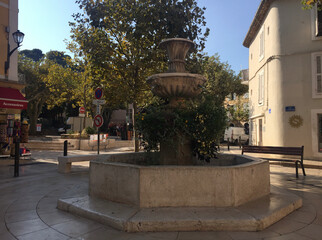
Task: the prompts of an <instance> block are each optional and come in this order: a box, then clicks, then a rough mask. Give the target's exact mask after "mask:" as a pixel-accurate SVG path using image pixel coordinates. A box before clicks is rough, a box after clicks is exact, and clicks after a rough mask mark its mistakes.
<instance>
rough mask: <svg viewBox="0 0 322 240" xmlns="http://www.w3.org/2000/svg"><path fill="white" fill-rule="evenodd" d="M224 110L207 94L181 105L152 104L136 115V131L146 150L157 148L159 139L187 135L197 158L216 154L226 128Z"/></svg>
mask: <svg viewBox="0 0 322 240" xmlns="http://www.w3.org/2000/svg"><path fill="white" fill-rule="evenodd" d="M226 116H227V115H226V110H225V109H224V107H223V106H222V105H219V104H216V102H215V101H213V100H212V98H211V97H209V96H202V97H200V98H198V99H195V100H193V101H192V100H191V101H186V102H185V107H184V108H176V109H169V108H168V107H167V105H161V104H152V105H149V106H147V107H145V108H143V109H141V111H140V112H139V113H138V114H137V115H136V130H137V131H138V132H139V135H140V138H141V142H142V146H143V147H144V149H145V150H146V151H148V152H151V151H159V146H160V143H161V142H170V143H171V141H173V139H174V138H176V139H178V141H179V142H180V138H181V137H182V136H185V137H188V138H189V139H190V140H191V143H192V150H193V152H194V154H197V155H198V158H199V159H200V160H206V161H209V160H210V158H214V157H216V153H217V144H218V143H219V141H220V138H221V137H222V136H223V132H224V131H225V127H226Z"/></svg>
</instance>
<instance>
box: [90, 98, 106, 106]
mask: <svg viewBox="0 0 322 240" xmlns="http://www.w3.org/2000/svg"><path fill="white" fill-rule="evenodd" d="M105 103H106V101H105V100H100V99H94V100H93V104H95V105H101V104H105Z"/></svg>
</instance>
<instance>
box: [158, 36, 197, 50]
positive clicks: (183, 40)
mask: <svg viewBox="0 0 322 240" xmlns="http://www.w3.org/2000/svg"><path fill="white" fill-rule="evenodd" d="M169 42H187V43H190V44H191V48H194V47H195V46H196V44H195V43H194V42H193V41H191V40H189V39H186V38H167V39H164V40H162V41H161V42H160V44H159V47H160V48H163V49H164V48H166V46H167V44H168V43H169Z"/></svg>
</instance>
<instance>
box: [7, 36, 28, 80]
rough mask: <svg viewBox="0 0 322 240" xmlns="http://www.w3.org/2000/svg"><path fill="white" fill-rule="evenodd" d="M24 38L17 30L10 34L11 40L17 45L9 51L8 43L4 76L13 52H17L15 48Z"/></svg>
mask: <svg viewBox="0 0 322 240" xmlns="http://www.w3.org/2000/svg"><path fill="white" fill-rule="evenodd" d="M24 36H25V34H24V33H22V32H20V31H19V30H17V31H16V32H14V33H13V34H12V37H13V40H14V41H15V43H17V47H15V48H14V49H12V50H11V51H10V44H9V41H8V54H7V61H6V62H5V74H7V72H8V69H9V67H10V56H11V55H12V54H13V53H14V51H16V50H17V48H19V47H20V44H21V43H22V41H23V38H24Z"/></svg>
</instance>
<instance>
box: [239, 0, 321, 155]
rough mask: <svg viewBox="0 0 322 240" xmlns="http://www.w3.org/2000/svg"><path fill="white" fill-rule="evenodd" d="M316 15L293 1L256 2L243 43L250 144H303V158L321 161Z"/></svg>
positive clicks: (319, 41)
mask: <svg viewBox="0 0 322 240" xmlns="http://www.w3.org/2000/svg"><path fill="white" fill-rule="evenodd" d="M318 15H319V14H318V12H317V9H316V8H315V9H312V10H303V9H302V5H301V3H300V1H298V0H262V1H261V3H260V6H259V8H258V10H257V13H256V15H255V17H254V20H253V22H252V24H251V26H250V28H249V31H248V33H247V35H246V38H245V40H244V43H243V45H244V46H245V47H247V48H249V107H250V144H252V145H264V146H294V147H295V146H302V145H303V146H304V155H305V157H306V158H309V159H318V160H322V36H319V33H318V29H319V27H318V25H319V17H318ZM321 15H322V14H321ZM320 34H321V32H320ZM321 35H322V34H321Z"/></svg>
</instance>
